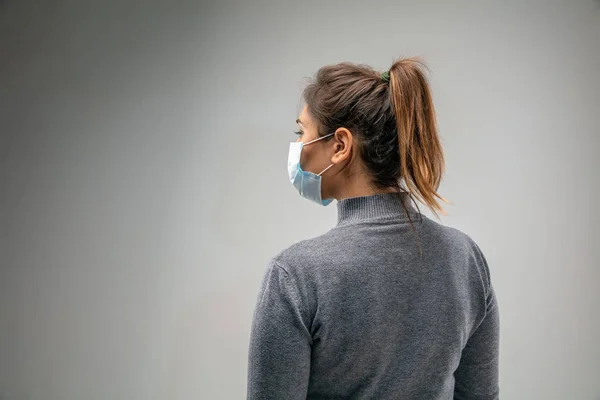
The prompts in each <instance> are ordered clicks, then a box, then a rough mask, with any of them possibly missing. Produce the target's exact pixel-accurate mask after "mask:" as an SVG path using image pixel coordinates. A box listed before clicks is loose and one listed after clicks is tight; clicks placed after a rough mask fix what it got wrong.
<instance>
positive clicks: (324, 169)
mask: <svg viewBox="0 0 600 400" xmlns="http://www.w3.org/2000/svg"><path fill="white" fill-rule="evenodd" d="M334 165H335V164H331V165H330V166H329V167H327V168H325V169H324V170H323V171H321V173H319V174H317V175H318V176H321V174H323V172H325V171H327V170H328V169H329V168H331V167H333V166H334Z"/></svg>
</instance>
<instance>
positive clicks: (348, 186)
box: [331, 175, 399, 201]
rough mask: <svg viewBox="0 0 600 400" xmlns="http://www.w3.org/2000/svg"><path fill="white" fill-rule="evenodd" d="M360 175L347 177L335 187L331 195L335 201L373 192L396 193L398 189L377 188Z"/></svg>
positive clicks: (369, 194)
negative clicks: (353, 177)
mask: <svg viewBox="0 0 600 400" xmlns="http://www.w3.org/2000/svg"><path fill="white" fill-rule="evenodd" d="M361 178H363V177H362V176H360V175H357V176H355V179H349V180H347V181H346V182H344V183H343V184H342V185H340V187H338V188H335V189H334V191H333V193H332V196H331V197H333V198H334V199H336V200H337V201H340V200H343V199H348V198H353V197H364V196H372V195H374V194H382V193H398V192H399V189H396V188H383V189H382V188H377V187H374V186H373V185H372V184H371V183H370V182H369V181H368V180H366V179H361Z"/></svg>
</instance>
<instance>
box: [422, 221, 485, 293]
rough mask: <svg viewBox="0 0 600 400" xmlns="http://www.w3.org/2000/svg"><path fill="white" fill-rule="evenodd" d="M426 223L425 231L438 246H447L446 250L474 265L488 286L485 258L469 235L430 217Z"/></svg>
mask: <svg viewBox="0 0 600 400" xmlns="http://www.w3.org/2000/svg"><path fill="white" fill-rule="evenodd" d="M426 225H427V227H426V228H425V231H426V232H427V234H429V235H432V236H433V239H434V241H435V242H436V243H437V244H438V246H439V247H447V251H448V252H452V253H454V254H456V255H458V256H460V258H461V259H463V260H465V261H466V263H467V264H469V265H471V266H472V267H474V268H475V269H476V270H477V271H478V272H479V275H480V277H481V280H482V283H483V284H484V286H485V287H486V288H487V287H489V285H490V283H491V278H490V270H489V266H488V263H487V260H486V258H485V256H484V254H483V251H482V250H481V248H480V246H479V244H478V243H477V242H476V241H475V239H473V237H472V236H471V235H469V234H467V233H465V232H463V231H461V230H459V229H457V228H453V227H450V226H445V225H442V224H440V223H438V222H436V221H433V220H431V219H429V220H428V221H427V222H426ZM444 244H446V246H444Z"/></svg>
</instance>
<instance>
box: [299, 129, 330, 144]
mask: <svg viewBox="0 0 600 400" xmlns="http://www.w3.org/2000/svg"><path fill="white" fill-rule="evenodd" d="M331 135H335V132H333V133H330V134H329V135H325V136H321V137H320V138H316V139H313V140H311V141H310V142H306V143H304V144H303V146H307V145H309V144H311V143H314V142H318V141H319V140H321V139H325V138H328V137H329V136H331Z"/></svg>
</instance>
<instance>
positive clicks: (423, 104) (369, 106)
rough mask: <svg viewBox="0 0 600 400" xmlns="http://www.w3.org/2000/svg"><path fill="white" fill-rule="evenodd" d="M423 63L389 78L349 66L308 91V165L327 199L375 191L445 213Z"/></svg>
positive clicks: (304, 134) (407, 64)
mask: <svg viewBox="0 0 600 400" xmlns="http://www.w3.org/2000/svg"><path fill="white" fill-rule="evenodd" d="M423 66H424V65H423V64H422V62H420V61H418V60H417V59H414V58H409V59H400V60H397V61H395V62H394V63H393V65H392V67H391V68H390V69H389V81H388V79H387V76H384V77H382V74H381V73H380V72H377V71H375V70H373V69H372V68H371V67H369V66H366V65H362V64H353V63H348V62H343V63H339V64H335V65H328V66H325V67H322V68H321V69H319V70H318V71H317V73H316V75H315V77H314V79H313V80H312V81H311V82H310V83H309V85H308V86H307V87H306V88H305V89H304V92H303V98H304V102H305V106H304V109H303V110H302V112H301V114H300V117H299V121H297V122H298V124H299V127H300V131H299V132H300V133H301V136H300V137H299V139H298V140H299V141H302V142H304V143H307V142H309V141H311V140H314V139H317V138H319V137H323V136H326V135H328V134H332V133H334V135H332V136H329V137H327V138H324V139H323V140H319V141H317V142H314V143H312V144H311V145H310V146H306V147H305V148H304V150H303V154H302V165H303V169H304V170H306V171H311V172H315V173H319V172H321V171H322V170H323V169H324V168H325V167H327V166H329V165H331V164H334V165H333V167H332V168H330V170H329V171H328V172H326V173H325V174H324V175H323V181H322V195H323V198H338V199H339V198H340V197H347V196H344V194H348V191H347V189H348V187H349V186H352V187H355V188H356V187H361V186H363V187H368V188H370V189H371V190H372V191H373V192H385V191H398V190H403V191H407V192H409V193H410V194H411V195H412V196H414V197H415V198H417V199H418V200H420V201H421V202H422V203H424V204H425V205H427V206H428V207H429V208H430V209H431V210H432V211H433V212H434V213H435V214H437V212H444V211H443V209H442V208H441V206H440V205H439V203H438V199H440V200H443V201H446V200H445V199H444V198H443V197H441V196H440V195H439V194H438V193H437V189H438V187H439V184H440V180H441V177H442V174H443V171H444V156H443V152H442V147H441V144H440V140H439V137H438V133H437V124H436V119H435V110H434V107H433V102H432V99H431V92H430V89H429V84H428V82H427V79H426V77H425V74H424V72H423V69H422V68H423Z"/></svg>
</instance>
